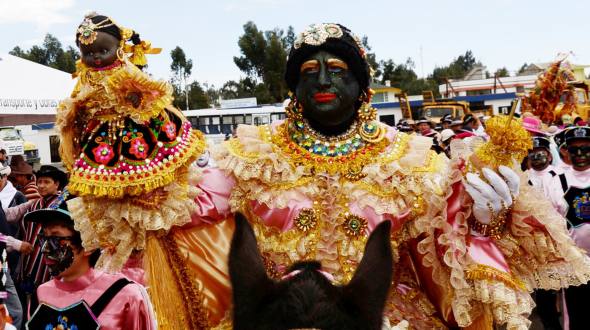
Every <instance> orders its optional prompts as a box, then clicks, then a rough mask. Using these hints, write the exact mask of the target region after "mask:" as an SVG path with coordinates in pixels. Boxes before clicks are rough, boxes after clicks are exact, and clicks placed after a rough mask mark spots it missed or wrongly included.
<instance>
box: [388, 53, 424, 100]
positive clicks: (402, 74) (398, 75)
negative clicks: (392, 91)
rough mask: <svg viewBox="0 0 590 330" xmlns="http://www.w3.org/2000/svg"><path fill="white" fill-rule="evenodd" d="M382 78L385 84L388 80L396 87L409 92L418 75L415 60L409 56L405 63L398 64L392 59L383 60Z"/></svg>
mask: <svg viewBox="0 0 590 330" xmlns="http://www.w3.org/2000/svg"><path fill="white" fill-rule="evenodd" d="M381 68H382V70H383V71H382V78H381V83H383V84H385V81H386V80H389V81H390V82H391V85H392V86H394V87H398V88H401V89H402V90H404V91H406V92H407V93H409V92H410V91H409V86H410V85H411V83H412V82H413V81H415V80H416V79H417V78H418V76H417V75H416V73H415V72H414V62H413V61H412V59H411V58H408V59H407V60H406V62H405V63H403V64H399V65H396V64H395V63H394V62H393V61H392V60H388V61H381Z"/></svg>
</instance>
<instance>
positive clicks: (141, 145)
mask: <svg viewBox="0 0 590 330" xmlns="http://www.w3.org/2000/svg"><path fill="white" fill-rule="evenodd" d="M129 152H130V153H131V154H132V155H134V156H135V157H137V158H138V159H146V158H147V156H148V144H147V143H146V142H145V140H144V139H143V138H139V137H138V138H134V139H132V140H131V148H129Z"/></svg>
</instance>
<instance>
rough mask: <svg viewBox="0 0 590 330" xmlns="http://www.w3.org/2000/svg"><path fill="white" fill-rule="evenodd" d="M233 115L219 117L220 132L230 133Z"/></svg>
mask: <svg viewBox="0 0 590 330" xmlns="http://www.w3.org/2000/svg"><path fill="white" fill-rule="evenodd" d="M232 124H233V117H232V116H223V117H222V118H221V133H223V134H231V132H232Z"/></svg>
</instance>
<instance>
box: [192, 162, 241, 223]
mask: <svg viewBox="0 0 590 330" xmlns="http://www.w3.org/2000/svg"><path fill="white" fill-rule="evenodd" d="M235 184H236V181H235V179H234V178H233V177H231V176H228V175H226V174H225V173H224V172H223V171H222V170H221V169H219V168H208V169H205V170H204V171H203V175H202V178H201V181H200V182H199V184H198V185H197V187H198V188H199V189H201V192H200V193H199V195H198V196H197V197H196V198H195V204H196V205H197V209H196V211H195V212H193V214H192V215H191V223H190V224H188V225H187V226H185V227H192V226H196V225H200V224H203V223H207V224H211V223H216V222H219V221H221V220H224V219H226V218H227V217H229V216H230V215H231V212H230V206H229V196H230V194H231V190H232V188H233V187H234V186H235Z"/></svg>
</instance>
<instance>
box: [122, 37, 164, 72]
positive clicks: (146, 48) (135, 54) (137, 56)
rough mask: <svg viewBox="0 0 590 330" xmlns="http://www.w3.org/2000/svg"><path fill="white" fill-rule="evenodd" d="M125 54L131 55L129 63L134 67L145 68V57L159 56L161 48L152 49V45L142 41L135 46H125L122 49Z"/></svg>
mask: <svg viewBox="0 0 590 330" xmlns="http://www.w3.org/2000/svg"><path fill="white" fill-rule="evenodd" d="M123 50H124V51H125V53H129V54H131V57H130V58H129V61H131V63H133V64H135V65H141V66H145V65H147V58H146V57H145V55H146V54H160V52H161V51H162V48H152V43H151V42H149V41H145V40H143V41H142V42H141V43H139V44H137V45H129V44H127V45H125V47H124V49H123Z"/></svg>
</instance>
